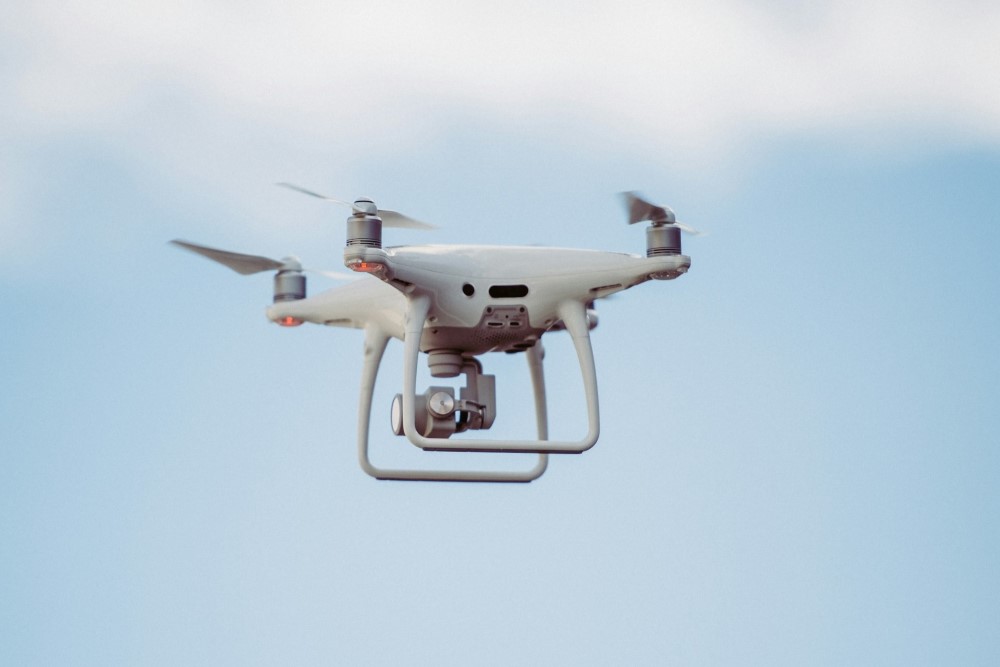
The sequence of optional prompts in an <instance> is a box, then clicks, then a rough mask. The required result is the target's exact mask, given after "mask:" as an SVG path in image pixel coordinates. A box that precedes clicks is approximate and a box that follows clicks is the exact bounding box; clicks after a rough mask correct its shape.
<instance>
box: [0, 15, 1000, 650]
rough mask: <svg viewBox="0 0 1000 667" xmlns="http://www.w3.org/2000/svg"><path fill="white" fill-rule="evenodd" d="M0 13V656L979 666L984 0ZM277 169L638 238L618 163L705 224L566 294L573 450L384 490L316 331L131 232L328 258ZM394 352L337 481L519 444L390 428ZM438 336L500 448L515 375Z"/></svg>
mask: <svg viewBox="0 0 1000 667" xmlns="http://www.w3.org/2000/svg"><path fill="white" fill-rule="evenodd" d="M0 17H2V18H0V308H2V311H3V312H4V314H5V316H6V320H7V326H6V327H5V328H4V330H3V332H2V333H0V663H2V664H18V665H51V664H74V665H115V664H122V665H126V664H127V665H133V664H144V665H176V664H192V665H220V664H234V665H275V664H301V665H309V664H412V665H467V664H497V665H499V664H578V665H605V664H611V663H616V664H637V665H642V664H649V665H652V664H656V665H661V664H687V665H730V664H774V665H801V664H813V665H843V664H851V665H921V664H927V665H938V664H946V663H948V664H964V665H992V664H996V663H997V661H998V660H1000V635H998V633H997V632H996V618H997V617H998V616H1000V604H998V600H1000V575H998V569H997V567H996V563H997V562H998V561H1000V529H998V526H1000V497H998V492H997V490H996V489H997V482H998V481H1000V453H998V451H997V450H998V448H997V445H998V437H997V434H998V431H1000V416H998V415H1000V411H998V410H997V408H996V406H997V399H998V397H1000V353H998V352H997V347H996V341H997V331H998V330H1000V300H998V292H1000V290H998V287H1000V280H998V278H997V274H996V270H995V255H996V249H997V247H998V246H1000V230H998V223H1000V203H998V197H997V192H998V191H1000V78H998V77H997V76H996V71H997V68H998V66H1000V48H998V47H997V45H996V35H997V34H998V33H1000V9H998V8H997V6H996V5H995V3H987V2H976V1H968V2H966V1H959V2H954V3H948V4H947V5H944V4H942V3H932V2H925V1H923V0H918V1H916V2H906V3H903V2H890V1H883V0H874V1H873V2H865V3H858V2H840V1H834V2H813V3H797V2H791V1H782V2H768V3H762V2H737V1H734V0H710V1H709V2H699V3H682V2H648V3H647V2H625V3H622V2H600V1H597V2H579V3H571V2H549V1H545V0H542V1H541V2H539V1H535V2H530V3H529V2H512V3H504V4H503V5H495V6H491V5H489V4H487V3H476V2H420V3H411V4H409V5H406V6H403V5H401V4H400V5H396V4H395V3H387V2H382V1H379V0H375V1H369V2H335V3H329V2H326V3H319V2H313V3H310V2H303V3H295V4H294V6H291V5H274V4H272V3H262V2H253V1H251V2H241V3H226V2H207V3H206V2H198V3H194V2H177V1H176V0H172V1H171V2H157V1H154V2H144V3H141V4H135V3H122V2H116V1H114V0H112V1H109V2H101V3H94V2H87V3H83V2H73V1H70V2H60V3H54V2H44V1H33V2H20V1H17V0H15V2H12V3H7V4H6V5H5V6H4V8H3V9H2V10H0ZM279 181H290V182H293V183H299V184H301V185H302V186H305V187H308V188H312V189H315V190H319V191H322V192H325V193H327V194H329V195H331V196H334V197H338V198H342V199H349V198H354V197H358V196H370V197H372V198H374V199H375V201H377V202H378V203H379V204H380V205H381V206H384V207H386V208H391V209H395V210H399V211H402V212H404V213H406V214H408V215H410V216H412V217H415V218H417V219H420V220H426V221H428V222H432V223H434V224H435V225H437V226H438V229H437V230H435V231H432V232H418V231H412V230H387V233H386V235H385V241H386V243H387V244H394V245H395V244H412V243H441V244H446V243H484V244H495V243H513V244H537V245H551V246H563V247H581V248H593V249H603V250H613V251H621V252H633V253H639V254H641V253H642V252H643V250H644V247H645V244H644V238H643V231H642V229H641V228H640V227H638V226H637V227H629V226H627V225H626V224H625V213H624V210H623V209H622V206H621V202H620V201H619V200H618V198H617V196H616V193H618V192H621V191H625V190H637V191H640V192H642V193H644V194H645V195H646V196H647V197H648V198H649V199H651V200H653V201H655V202H656V203H658V204H665V205H669V206H671V207H672V208H673V209H674V210H675V211H676V212H677V215H678V219H680V220H683V221H685V222H687V223H688V224H690V225H692V226H694V227H697V228H699V229H702V230H705V231H706V232H708V234H707V235H705V236H700V237H686V238H685V240H684V243H685V246H684V247H685V253H686V254H688V255H690V256H691V258H692V268H691V271H690V272H689V273H688V274H687V275H685V276H683V277H682V278H680V279H679V280H676V281H671V282H656V283H648V284H644V285H641V286H639V287H636V288H635V289H633V290H630V291H628V292H626V293H623V294H620V295H617V296H616V297H615V298H613V299H611V300H607V301H603V302H600V303H599V305H598V308H599V313H600V318H601V319H600V324H599V326H598V328H597V329H596V330H595V331H594V332H593V345H594V348H595V354H596V357H597V368H598V379H599V385H600V396H601V418H602V432H601V438H600V441H599V442H598V444H597V445H596V446H595V447H594V448H593V449H592V450H591V451H589V452H587V453H585V454H582V455H579V456H563V457H552V460H551V462H550V466H549V470H548V471H547V472H546V474H545V475H544V476H543V477H542V478H541V479H539V480H538V481H536V482H534V483H532V484H529V485H499V484H497V485H492V484H486V485H456V484H418V483H397V482H384V481H376V480H374V479H371V478H369V477H368V476H366V475H365V474H364V473H363V472H362V471H361V470H360V468H359V467H358V465H357V461H356V453H355V444H354V443H355V440H354V438H355V431H354V426H355V419H356V411H357V387H358V381H359V375H360V370H361V352H362V337H361V334H360V332H358V331H354V330H344V329H330V328H321V327H315V326H303V327H299V328H296V329H283V328H280V327H277V326H274V325H273V324H271V323H270V322H268V321H267V320H266V318H265V317H264V314H263V313H264V309H265V308H266V306H267V305H268V302H269V300H270V295H271V286H270V278H269V277H268V276H266V275H263V274H262V275H255V276H250V277H242V276H239V275H237V274H235V273H232V272H230V271H228V270H227V269H225V268H223V267H221V266H218V265H216V264H213V263H211V262H207V261H205V260H204V259H202V258H199V257H196V256H194V255H191V254H188V253H184V252H181V251H179V250H178V249H177V248H175V247H172V246H170V245H168V243H167V242H168V241H169V240H170V239H174V238H182V239H189V240H191V241H195V242H199V243H203V244H206V245H210V246H215V247H221V248H227V249H231V250H234V251H238V252H248V253H253V254H263V255H267V256H273V257H281V256H284V255H287V254H292V253H294V254H296V255H298V256H299V257H301V258H302V260H303V262H304V263H305V264H306V265H308V266H313V267H317V268H329V269H337V268H338V267H339V266H340V264H341V261H342V259H341V258H342V254H341V253H342V245H343V227H342V226H343V217H344V212H343V211H341V210H339V209H337V208H336V207H333V206H328V205H326V204H325V203H323V202H319V201H318V200H314V199H311V198H308V197H302V196H301V195H298V194H296V193H293V192H290V191H288V190H285V189H281V188H276V187H274V183H275V182H279ZM390 233H391V236H390ZM334 284H335V283H333V282H329V281H326V280H325V279H323V278H321V277H320V278H311V279H310V285H309V289H310V292H311V293H315V292H317V291H319V290H321V289H325V288H326V287H330V286H333V285H334ZM544 342H545V345H546V351H547V358H546V363H547V373H548V376H549V378H550V379H549V385H550V414H551V421H552V434H553V436H555V437H578V436H579V434H580V433H581V432H582V431H583V430H584V428H585V424H586V422H585V411H584V406H583V398H582V389H581V388H580V387H578V386H577V384H578V383H577V382H576V378H577V377H578V370H577V368H576V362H575V359H574V356H573V352H572V348H571V345H570V343H569V341H568V339H567V338H566V336H565V334H559V333H552V334H548V335H546V336H545V339H544ZM401 356H402V355H401V345H399V344H398V343H396V344H394V345H390V349H389V351H388V353H387V358H386V361H385V363H384V365H383V369H382V374H381V375H380V378H379V384H378V386H377V388H376V396H375V413H374V418H373V437H372V449H373V457H374V459H375V461H376V462H377V463H379V464H381V465H386V466H389V465H393V466H396V465H416V466H420V465H431V466H434V465H441V464H442V463H441V462H442V461H448V462H452V461H456V460H457V461H459V463H460V464H461V465H475V466H478V465H482V463H481V462H482V461H484V460H486V461H487V462H488V463H489V464H490V465H494V464H495V465H496V466H498V467H507V466H510V467H517V466H519V465H524V463H523V462H524V458H523V457H517V456H515V457H513V458H512V459H511V458H503V457H497V456H480V457H478V458H477V457H476V455H455V454H431V453H424V452H420V451H418V450H416V448H414V447H412V446H410V445H408V444H407V443H405V442H404V441H402V440H400V439H397V438H395V437H393V436H392V435H391V433H390V431H389V428H388V411H389V403H390V400H391V397H392V395H393V394H395V393H396V392H397V391H399V390H400V388H399V385H400V383H401V378H402V367H401V363H402V359H401ZM483 363H484V365H485V367H486V372H488V373H495V374H496V375H497V382H498V392H499V404H498V409H499V416H498V418H497V422H496V426H495V427H494V429H493V431H492V432H491V436H493V437H504V436H511V437H516V436H528V437H530V435H531V434H530V431H529V432H527V433H526V432H525V429H526V428H527V426H528V425H530V424H532V423H533V416H532V411H531V410H532V408H531V402H530V399H529V398H528V397H527V394H528V387H529V384H528V382H529V381H528V374H527V371H526V368H525V364H524V362H523V359H522V358H521V357H520V356H518V355H513V356H507V355H486V356H485V357H484V358H483ZM424 381H426V377H425V378H424ZM383 413H384V415H385V416H384V417H383V416H381V415H382V414H383ZM470 457H471V458H470ZM512 461H513V462H512Z"/></svg>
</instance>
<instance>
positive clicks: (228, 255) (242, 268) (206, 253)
mask: <svg viewBox="0 0 1000 667" xmlns="http://www.w3.org/2000/svg"><path fill="white" fill-rule="evenodd" d="M171 243H173V244H174V245H176V246H179V247H181V248H184V249H185V250H189V251H191V252H193V253H196V254H198V255H201V256H202V257H207V258H209V259H211V260H213V261H216V262H218V263H219V264H223V265H225V266H228V267H229V268H230V269H232V270H233V271H235V272H236V273H240V274H243V275H244V276H249V275H251V274H254V273H261V272H262V271H282V270H285V271H308V272H309V273H316V274H319V275H321V276H326V277H327V278H333V279H334V280H353V279H354V278H355V276H354V275H351V274H347V273H338V272H336V271H320V270H317V269H304V268H302V264H301V263H300V262H299V259H298V258H297V257H286V258H284V259H283V260H281V261H278V260H276V259H271V258H270V257H262V256H261V255H245V254H243V253H240V252H231V251H229V250H219V249H218V248H209V247H208V246H203V245H198V244H197V243H191V242H189V241H181V240H180V239H174V240H173V241H171Z"/></svg>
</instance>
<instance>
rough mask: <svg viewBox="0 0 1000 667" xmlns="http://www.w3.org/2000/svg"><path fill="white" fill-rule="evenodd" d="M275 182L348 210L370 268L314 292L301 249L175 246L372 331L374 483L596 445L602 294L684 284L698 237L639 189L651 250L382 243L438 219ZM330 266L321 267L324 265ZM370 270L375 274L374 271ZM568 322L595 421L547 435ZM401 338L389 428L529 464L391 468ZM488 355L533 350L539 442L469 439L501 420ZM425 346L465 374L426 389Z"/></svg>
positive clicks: (318, 314) (449, 374)
mask: <svg viewBox="0 0 1000 667" xmlns="http://www.w3.org/2000/svg"><path fill="white" fill-rule="evenodd" d="M278 185H281V186H284V187H287V188H290V189H292V190H296V191H298V192H301V193H303V194H307V195H310V196H313V197H316V198H319V199H323V200H328V201H331V202H335V203H338V204H342V205H344V206H347V207H350V209H351V215H350V216H349V217H348V218H347V244H346V246H345V248H344V265H345V266H346V267H347V268H348V269H350V270H351V271H352V272H353V273H352V274H350V275H352V276H353V275H356V274H361V276H362V278H361V279H359V280H354V281H351V282H348V283H346V284H343V285H339V286H337V287H334V288H332V289H328V290H326V291H323V292H321V293H319V294H316V295H314V296H307V295H306V276H305V272H307V271H309V269H306V268H304V267H303V266H302V263H301V262H300V261H299V259H298V258H296V257H285V258H283V259H281V260H275V259H271V258H268V257H263V256H259V255H246V254H242V253H236V252H230V251H227V250H218V249H216V248H210V247H208V246H204V245H199V244H195V243H191V242H188V241H182V240H179V239H178V240H174V241H171V243H173V244H175V245H177V246H180V247H181V248H184V249H186V250H189V251H192V252H194V253H197V254H199V255H202V256H204V257H207V258H209V259H211V260H214V261H216V262H219V263H220V264H223V265H225V266H227V267H229V268H230V269H232V270H234V271H236V272H237V273H240V274H243V275H249V274H254V273H260V272H264V271H274V272H275V274H274V299H273V303H272V304H271V305H270V306H269V307H268V308H267V311H266V312H267V317H268V319H270V320H271V321H272V322H275V323H277V324H279V325H281V326H285V327H295V326H299V325H301V324H304V323H306V322H309V323H312V324H320V325H326V326H334V327H347V328H354V329H362V330H363V331H364V363H363V366H362V371H361V386H360V401H359V406H358V424H357V447H358V460H359V462H360V464H361V468H362V469H363V470H364V471H365V472H366V473H368V474H369V475H371V476H372V477H375V478H376V479H381V480H404V481H438V482H443V481H447V482H531V481H533V480H535V479H538V478H539V477H541V475H542V474H543V473H544V472H545V470H546V468H547V467H548V462H549V455H550V454H580V453H582V452H585V451H587V450H588V449H590V448H591V447H593V446H594V444H595V443H596V442H597V439H598V436H599V435H600V410H599V405H598V395H597V371H596V367H595V364H594V353H593V348H592V347H591V343H590V332H591V330H593V329H594V328H595V327H596V326H597V323H598V318H597V313H596V311H595V310H594V303H595V302H596V301H597V300H598V299H602V298H605V297H608V296H610V295H612V294H615V293H617V292H621V291H623V290H627V289H629V288H631V287H635V286H636V285H639V284H641V283H644V282H647V281H650V280H657V281H662V280H673V279H675V278H678V277H680V276H682V275H684V274H685V273H686V272H687V271H688V269H689V268H690V267H691V258H690V257H688V256H686V255H684V254H682V252H681V232H686V233H691V234H699V232H697V231H696V230H694V229H692V228H691V227H688V226H687V225H684V224H683V223H680V222H678V221H677V219H676V216H675V215H674V212H673V211H672V210H671V209H670V208H669V207H666V206H656V205H654V204H651V203H649V202H647V201H646V200H644V199H643V198H642V197H641V196H640V195H638V194H637V193H635V192H625V193H622V195H621V196H622V199H623V201H624V204H625V207H626V210H627V214H628V223H629V224H635V223H638V222H648V223H649V226H648V227H647V228H646V253H645V256H640V255H633V254H627V253H620V252H607V251H600V250H583V249H569V248H551V247H536V246H494V245H489V246H487V245H409V246H389V247H383V246H382V230H383V229H384V228H409V229H433V227H432V226H431V225H428V224H426V223H423V222H420V221H418V220H415V219H413V218H410V217H408V216H406V215H403V214H401V213H397V212H396V211H391V210H387V209H380V208H378V207H377V206H376V205H375V202H374V201H372V200H371V199H367V198H361V199H357V200H355V201H354V202H353V203H348V202H344V201H341V200H338V199H333V198H332V197H327V196H325V195H322V194H319V193H316V192H313V191H312V190H307V189H305V188H301V187H299V186H297V185H292V184H289V183H279V184H278ZM320 273H322V272H320ZM365 274H367V275H365ZM554 331H566V332H568V334H569V336H570V337H571V339H572V342H573V346H574V348H575V351H576V356H577V360H578V362H579V365H580V374H581V379H582V382H583V390H584V396H585V399H586V407H587V431H586V434H585V435H584V436H583V437H582V438H581V439H580V440H576V441H572V440H550V439H549V435H548V410H547V403H546V392H545V376H544V373H543V359H544V351H543V347H542V337H543V336H544V335H545V334H546V333H549V332H554ZM390 339H397V340H400V341H402V343H403V349H404V351H403V384H402V391H401V392H400V393H398V394H396V395H395V396H394V398H393V400H392V405H391V410H390V416H391V427H392V431H393V433H394V434H395V435H397V436H405V437H406V439H407V440H408V441H409V442H410V443H412V444H413V445H415V446H416V447H419V448H420V449H422V450H424V451H433V452H493V453H503V454H530V455H534V465H532V467H530V468H527V469H524V470H520V469H518V470H490V469H480V470H450V469H440V470H435V469H426V470H425V469H390V468H382V467H378V466H376V465H375V464H374V463H372V461H371V458H370V456H369V448H368V440H369V429H370V424H371V411H372V398H373V394H374V391H375V380H376V378H377V376H378V371H379V367H380V365H381V362H382V357H383V354H384V352H385V349H386V346H387V344H388V342H389V340H390ZM488 352H506V353H523V354H524V356H525V358H526V360H527V365H528V371H529V376H530V379H531V385H532V389H533V394H534V407H535V426H536V431H537V439H535V440H511V439H493V440H490V439H484V438H469V437H463V434H466V433H468V432H471V431H485V430H488V429H489V428H490V427H491V426H493V423H494V420H495V419H496V416H497V409H496V378H495V376H493V375H487V374H484V373H483V364H482V362H481V361H480V359H479V357H480V356H482V355H484V354H486V353H488ZM421 355H423V356H424V357H425V358H426V363H427V365H428V368H429V371H430V375H431V377H433V378H458V377H460V376H464V386H463V387H460V388H459V389H460V390H459V391H458V393H457V394H456V390H455V388H453V387H451V386H431V387H428V388H427V389H426V390H425V391H423V392H421V393H418V392H417V371H418V365H419V363H420V358H421Z"/></svg>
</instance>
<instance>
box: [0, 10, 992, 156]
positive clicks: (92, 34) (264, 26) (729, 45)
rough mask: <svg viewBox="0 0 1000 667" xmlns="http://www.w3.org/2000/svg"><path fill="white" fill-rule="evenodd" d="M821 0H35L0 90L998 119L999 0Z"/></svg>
mask: <svg viewBox="0 0 1000 667" xmlns="http://www.w3.org/2000/svg"><path fill="white" fill-rule="evenodd" d="M824 7H825V10H824V11H822V12H821V13H820V16H819V17H811V18H810V19H808V20H805V21H803V20H801V17H799V18H797V17H796V15H795V14H792V13H785V12H783V10H780V9H773V10H770V11H764V10H763V9H762V8H759V7H758V8H755V7H753V6H751V5H748V4H746V3H739V2H732V1H726V2H708V3H689V4H687V5H676V4H673V5H672V4H671V3H659V2H657V3H632V4H625V5H623V4H622V3H612V2H589V3H587V2H585V3H579V4H576V3H544V2H543V3H516V4H510V3H507V4H504V5H503V6H500V5H497V6H496V7H495V8H491V9H486V8H477V7H476V6H475V5H474V3H462V2H426V3H410V4H402V3H400V4H398V5H397V4H396V3H373V2H354V3H328V2H323V3H312V4H303V3H296V4H295V5H294V7H290V6H283V5H279V6H276V5H274V4H273V3H235V4H233V5H232V6H230V7H226V6H223V5H222V4H219V3H216V4H205V3H180V4H179V3H175V2H162V3H142V4H139V5H136V4H134V3H121V4H116V3H104V4H95V3H90V2H87V3H82V2H77V3H58V4H57V5H52V6H46V5H44V3H31V4H30V5H28V6H26V7H25V8H23V9H22V10H21V13H20V15H19V16H17V18H18V20H17V21H15V22H14V23H13V24H12V25H9V26H8V28H7V29H6V30H5V32H7V33H8V37H10V38H11V39H12V40H13V41H14V43H16V44H18V45H19V50H20V51H21V52H20V53H18V54H17V57H16V61H17V62H18V63H20V65H21V66H19V67H18V71H16V72H13V78H14V80H13V81H12V82H11V84H12V85H11V86H10V87H8V93H7V94H8V95H13V102H14V103H15V106H16V107H17V108H18V109H19V110H20V114H21V118H20V120H22V121H23V122H27V123H30V124H33V125H34V126H35V127H36V128H38V129H39V130H43V131H44V130H47V129H52V128H55V129H58V128H72V127H74V126H78V127H87V126H89V125H91V124H93V123H115V122H119V121H120V120H121V119H122V118H123V117H124V116H127V115H128V114H129V113H130V112H131V111H134V107H135V106H136V105H141V104H143V103H144V98H147V97H149V96H151V95H155V94H156V92H157V89H158V88H159V87H160V86H162V85H164V84H165V83H170V84H173V85H177V86H179V87H183V88H185V89H186V90H187V91H189V92H192V93H193V94H195V95H196V96H197V97H198V98H199V102H200V103H202V104H204V105H206V106H207V107H208V108H213V107H217V106H220V105H223V106H226V107H229V108H242V109H243V110H244V112H245V113H246V114H248V115H251V116H253V117H257V118H259V119H261V120H264V121H265V122H269V123H276V124H281V123H288V124H289V125H290V126H291V125H296V124H300V123H303V122H307V123H310V125H311V126H312V129H313V130H316V129H317V128H322V127H323V126H330V125H332V124H333V123H331V122H330V121H329V120H327V121H326V122H323V119H331V118H332V119H343V120H349V121H350V122H352V123H362V124H365V123H367V122H370V120H369V119H374V120H375V122H378V123H384V122H390V123H399V124H402V125H405V126H411V125H414V126H416V128H417V129H419V128H420V125H421V118H420V116H421V113H423V112H425V111H427V110H436V111H443V110H447V109H454V108H460V109H465V110H467V111H469V112H478V113H486V114H489V115H491V116H494V117H497V118H499V119H501V120H502V119H504V118H506V117H511V116H514V117H535V116H538V115H548V114H552V115H556V114H559V113H560V110H564V109H566V108H571V109H573V111H574V113H577V114H580V115H583V116H586V117H590V118H592V119H593V120H594V121H595V122H598V123H607V124H617V125H631V126H636V127H637V128H638V129H641V130H644V131H648V132H649V133H650V134H651V135H654V136H657V137H662V138H663V140H664V141H667V142H669V141H672V140H676V139H684V138H687V137H692V136H693V137H694V138H695V141H704V142H708V143H715V142H717V141H719V140H720V139H719V138H720V137H722V138H727V137H729V136H730V135H732V134H733V133H738V132H744V131H747V130H751V131H753V130H754V129H764V130H770V129H773V128H780V127H783V126H787V125H791V126H792V127H796V128H801V127H817V126H828V125H833V126H836V125H843V124H848V125H850V124H855V123H880V122H893V121H894V120H895V116H896V115H897V114H907V115H911V116H917V118H916V119H915V120H918V121H920V120H926V121H927V122H928V123H930V124H932V125H937V124H940V123H944V122H947V123H949V124H951V125H953V126H965V127H967V128H974V129H975V131H977V132H979V133H981V134H983V135H984V136H986V137H988V138H989V139H990V140H994V139H995V138H996V137H997V136H1000V79H998V78H997V77H996V76H995V68H996V66H997V65H998V64H1000V63H998V62H997V60H998V49H997V47H996V46H995V39H996V35H997V34H1000V8H997V7H996V6H995V5H990V4H961V3H959V4H955V3H952V4H949V5H941V4H940V3H928V2H923V3H921V2H915V3H914V2H910V3H893V2H870V3H852V2H843V3H831V4H827V5H824ZM11 32H13V33H14V35H13V36H11V35H10V34H9V33H11ZM17 37H20V39H17ZM8 49H10V47H8ZM411 110H412V111H413V112H412V113H411ZM921 117H922V118H921ZM685 141H690V139H685Z"/></svg>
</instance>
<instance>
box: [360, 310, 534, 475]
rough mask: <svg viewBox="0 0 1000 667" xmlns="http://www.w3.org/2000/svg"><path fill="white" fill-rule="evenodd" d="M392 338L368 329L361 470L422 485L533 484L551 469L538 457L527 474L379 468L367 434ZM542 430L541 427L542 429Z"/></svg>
mask: <svg viewBox="0 0 1000 667" xmlns="http://www.w3.org/2000/svg"><path fill="white" fill-rule="evenodd" d="M389 338H390V336H389V335H388V334H386V333H385V332H384V331H382V329H381V328H380V327H378V326H376V325H369V326H368V327H366V328H365V359H364V365H363V367H362V370H361V393H360V396H361V399H360V403H359V405H358V461H359V462H360V463H361V468H362V469H363V470H364V471H365V472H366V473H368V474H369V475H371V476H372V477H375V478H376V479H391V480H403V481H419V482H530V481H532V480H535V479H538V478H539V477H541V476H542V473H544V472H545V469H546V467H548V456H547V455H545V454H539V456H538V462H537V463H536V464H535V466H534V467H532V468H531V469H530V470H526V471H524V472H516V471H515V472H504V471H479V470H391V469H385V468H379V467H377V466H375V465H374V464H373V463H372V462H371V458H370V457H369V456H368V431H369V427H370V424H371V409H372V397H373V395H374V393H375V378H376V377H377V375H378V369H379V365H380V364H381V362H382V355H383V353H384V352H385V348H386V344H387V343H388V342H389ZM539 428H541V426H540V427H539Z"/></svg>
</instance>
